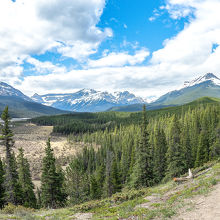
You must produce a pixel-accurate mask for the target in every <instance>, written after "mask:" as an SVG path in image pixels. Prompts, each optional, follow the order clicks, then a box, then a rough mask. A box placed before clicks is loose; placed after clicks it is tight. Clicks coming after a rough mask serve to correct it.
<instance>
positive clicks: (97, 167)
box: [0, 101, 220, 209]
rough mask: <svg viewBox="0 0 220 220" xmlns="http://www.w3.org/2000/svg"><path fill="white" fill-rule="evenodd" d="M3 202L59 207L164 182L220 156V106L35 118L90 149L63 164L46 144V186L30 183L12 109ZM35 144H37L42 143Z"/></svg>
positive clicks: (0, 187)
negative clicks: (15, 134)
mask: <svg viewBox="0 0 220 220" xmlns="http://www.w3.org/2000/svg"><path fill="white" fill-rule="evenodd" d="M1 118H2V120H3V122H4V123H3V124H2V127H1V137H0V139H1V147H2V148H4V149H5V157H4V158H1V160H0V206H1V208H3V207H4V206H5V205H6V204H9V203H12V204H14V205H22V206H25V207H31V208H35V209H38V208H58V207H64V206H67V205H70V204H71V205H72V204H80V203H82V202H85V201H89V200H97V199H101V198H106V197H110V196H112V195H113V194H114V193H116V192H120V191H121V190H123V189H124V188H127V189H133V188H135V189H140V188H143V187H150V186H154V185H157V184H159V183H161V182H166V181H168V180H170V179H172V178H174V177H179V176H180V175H182V174H184V173H186V172H187V171H188V169H189V168H195V167H200V166H202V165H203V164H205V163H206V162H208V161H211V160H216V159H217V158H218V157H219V156H220V105H219V102H218V103H209V102H203V101H200V102H193V103H191V104H187V105H183V106H179V107H169V108H165V109H161V110H152V111H148V110H147V106H145V105H144V106H143V111H142V112H136V113H123V112H120V113H116V112H102V113H82V114H80V113H72V114H66V115H58V116H45V117H39V118H34V119H31V120H30V122H32V123H35V124H37V125H52V126H53V134H52V135H56V133H60V134H62V135H65V136H66V137H67V138H68V141H69V142H70V143H76V142H79V143H83V144H84V147H83V148H82V149H81V150H80V151H79V152H78V153H77V155H76V156H74V157H72V158H71V160H70V162H69V163H68V165H67V167H66V168H65V169H63V168H62V167H61V166H59V164H58V163H57V160H56V156H55V154H54V152H53V146H51V143H50V137H48V141H47V142H46V143H45V155H44V158H43V160H42V164H41V166H42V168H41V170H42V174H41V186H40V187H39V188H37V189H36V188H35V187H34V184H33V182H32V177H31V175H32V174H31V171H30V164H29V161H28V160H27V158H25V156H24V150H23V149H22V148H20V149H19V154H18V155H15V153H14V151H13V147H14V139H13V131H12V129H11V126H10V123H11V122H10V115H9V113H8V107H6V108H5V110H4V111H3V113H2V116H1ZM36 147H37V146H36Z"/></svg>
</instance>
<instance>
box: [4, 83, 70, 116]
mask: <svg viewBox="0 0 220 220" xmlns="http://www.w3.org/2000/svg"><path fill="white" fill-rule="evenodd" d="M5 106H8V107H9V114H10V116H11V117H16V118H20V117H21V118H29V117H36V116H42V115H56V114H64V113H67V112H66V111H62V110H59V109H55V108H52V107H48V106H45V105H42V104H40V103H36V102H33V100H32V99H31V98H29V97H28V96H26V95H24V94H23V93H22V92H21V91H19V90H17V89H15V88H13V87H12V86H10V85H8V84H7V83H4V82H0V112H2V111H3V110H4V108H5Z"/></svg>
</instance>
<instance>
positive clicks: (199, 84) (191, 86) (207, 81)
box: [109, 73, 220, 112]
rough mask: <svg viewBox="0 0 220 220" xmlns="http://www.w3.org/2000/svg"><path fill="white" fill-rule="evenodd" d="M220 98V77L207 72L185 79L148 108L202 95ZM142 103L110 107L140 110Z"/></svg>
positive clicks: (181, 101)
mask: <svg viewBox="0 0 220 220" xmlns="http://www.w3.org/2000/svg"><path fill="white" fill-rule="evenodd" d="M207 96H208V97H214V98H220V79H219V78H218V77H217V76H215V75H214V74H213V73H207V74H205V75H204V76H200V77H199V78H196V79H195V80H192V81H185V82H184V85H183V86H182V87H181V88H180V89H178V90H174V91H171V92H169V93H166V94H165V95H163V96H161V97H160V98H158V99H157V100H156V101H155V102H151V103H149V104H148V105H147V108H148V109H159V108H165V107H169V106H175V105H182V104H186V103H189V102H192V101H194V100H196V99H198V98H201V97H207ZM141 109H142V105H140V104H136V105H128V106H119V107H113V108H111V109H109V110H110V111H128V112H129V111H140V110H141Z"/></svg>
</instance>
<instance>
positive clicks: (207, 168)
mask: <svg viewBox="0 0 220 220" xmlns="http://www.w3.org/2000/svg"><path fill="white" fill-rule="evenodd" d="M193 173H194V174H196V175H197V176H198V177H196V178H194V179H190V180H188V181H186V182H184V183H181V184H177V183H175V182H174V181H170V182H168V183H166V184H161V185H158V186H156V187H151V188H143V189H140V190H128V189H127V190H124V191H123V192H121V193H116V194H114V195H113V196H112V197H110V198H107V199H104V200H97V201H90V202H86V203H83V204H80V205H76V206H72V207H71V206H69V207H68V208H63V209H56V210H54V209H53V210H39V211H33V210H30V209H25V208H22V207H18V208H16V207H11V209H8V210H3V211H1V212H0V218H1V219H9V218H10V219H60V220H61V219H62V220H67V219H68V220H70V219H99V220H101V219H112V220H113V219H115V220H116V219H137V220H138V219H157V220H158V219H170V218H172V219H175V220H176V219H187V220H190V219H191V220H193V219H206V220H214V219H219V203H218V201H220V194H219V192H220V163H219V162H217V163H215V162H212V163H209V164H206V165H204V166H203V167H201V168H197V169H196V170H193ZM4 212H10V215H9V214H7V213H4Z"/></svg>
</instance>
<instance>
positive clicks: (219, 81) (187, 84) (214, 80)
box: [181, 73, 220, 89]
mask: <svg viewBox="0 0 220 220" xmlns="http://www.w3.org/2000/svg"><path fill="white" fill-rule="evenodd" d="M206 81H211V82H212V83H214V84H216V85H220V79H219V78H218V77H217V76H215V75H214V74H213V73H206V74H205V75H204V76H200V77H199V78H196V79H194V80H192V81H185V82H184V86H183V87H182V88H181V89H183V88H187V87H191V86H195V85H197V84H200V83H203V82H206Z"/></svg>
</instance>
